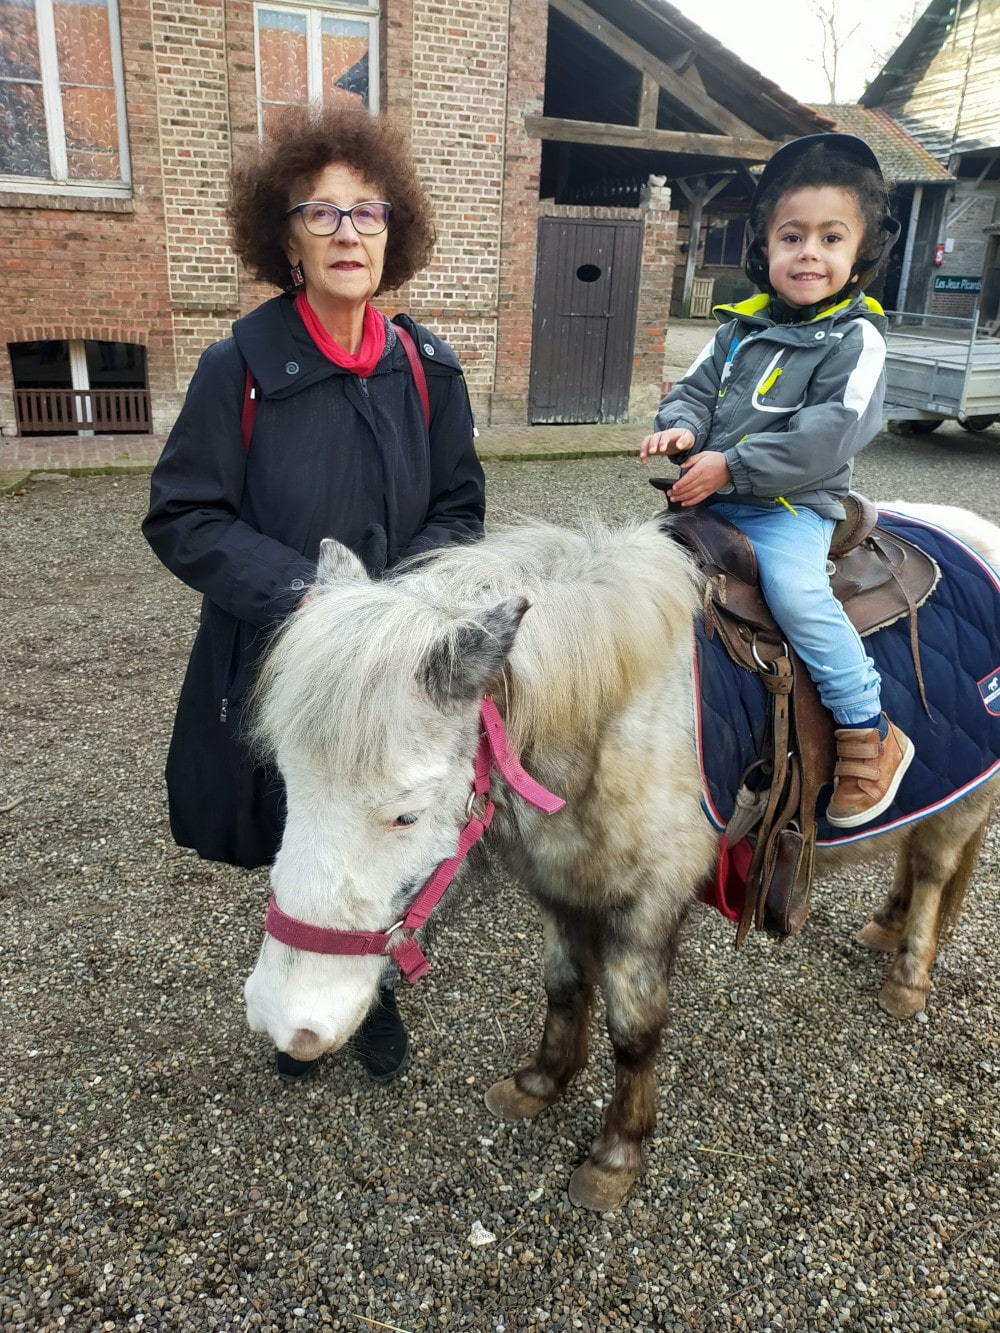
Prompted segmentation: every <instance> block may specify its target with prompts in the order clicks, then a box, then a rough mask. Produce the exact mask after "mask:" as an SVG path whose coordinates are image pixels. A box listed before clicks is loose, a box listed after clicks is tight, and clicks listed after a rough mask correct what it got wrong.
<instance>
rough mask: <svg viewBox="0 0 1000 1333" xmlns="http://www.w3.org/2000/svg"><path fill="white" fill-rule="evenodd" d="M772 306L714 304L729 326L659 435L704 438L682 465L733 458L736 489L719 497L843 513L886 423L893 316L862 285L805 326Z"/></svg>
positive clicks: (678, 393) (667, 405)
mask: <svg viewBox="0 0 1000 1333" xmlns="http://www.w3.org/2000/svg"><path fill="white" fill-rule="evenodd" d="M770 310H771V302H770V297H768V296H766V295H760V296H753V297H750V298H749V299H748V300H746V301H740V302H738V303H737V304H735V305H731V306H725V305H720V306H716V307H715V311H714V313H715V316H716V318H717V319H718V320H719V321H720V323H721V325H722V326H721V328H720V329H719V331H718V333H717V334H716V335H715V338H714V339H713V341H712V342H711V343H709V344H708V346H707V347H706V348H705V350H704V351H703V352H702V353H701V355H700V356H699V357H698V359H697V360H696V361H695V362H694V364H693V365H692V366H691V368H690V369H689V370H688V372H687V374H686V375H685V376H684V378H683V379H682V380H680V381H679V382H678V383H677V384H675V385H674V387H673V388H672V389H671V391H670V392H669V393H668V394H667V396H666V398H664V400H663V402H662V403H661V404H660V410H659V412H658V413H657V414H656V420H655V425H654V430H658V431H659V430H669V429H671V428H673V427H685V428H686V429H688V430H690V431H691V432H692V433H693V434H694V437H695V443H694V448H693V449H692V450H691V451H690V453H689V454H688V455H683V454H682V455H678V456H677V458H678V459H679V460H682V459H683V458H685V457H690V456H691V455H693V454H696V453H700V452H701V451H703V450H705V449H712V450H716V451H717V452H719V453H721V454H724V455H725V458H726V462H727V463H728V464H729V470H730V472H731V473H732V475H733V484H732V487H730V488H726V490H724V491H719V492H718V493H717V494H716V495H715V496H714V497H713V500H714V501H717V502H725V501H729V502H735V503H739V504H750V505H759V506H761V507H771V506H774V505H776V504H781V501H782V500H784V501H785V502H786V503H787V504H788V505H790V506H792V507H793V508H795V507H797V506H800V505H801V506H803V507H804V508H807V509H813V510H815V511H816V513H818V514H821V515H822V516H823V517H824V518H834V519H840V518H843V517H844V507H843V505H842V503H841V500H842V498H843V497H844V496H845V495H846V494H847V492H848V490H849V489H850V485H851V473H852V470H853V469H852V461H853V459H854V456H855V454H857V453H860V451H861V450H862V449H863V448H864V447H865V445H866V444H869V443H870V442H871V441H872V440H873V439H874V437H875V436H876V435H877V434H878V432H879V430H880V429H881V425H882V403H883V399H884V397H885V336H884V332H885V327H886V320H885V316H884V315H883V313H882V308H881V306H879V304H878V302H876V301H874V300H872V299H871V298H870V297H867V296H865V295H864V294H863V293H860V292H859V293H858V294H857V295H855V296H852V297H849V298H848V299H847V300H846V301H843V302H842V303H841V304H840V305H837V306H834V307H833V309H831V310H827V311H825V312H824V313H823V314H821V315H817V316H816V317H815V318H813V319H811V320H808V321H805V322H803V323H796V324H775V323H774V321H773V320H772V319H771V314H770ZM722 321H725V322H722ZM779 497H780V498H779ZM709 503H712V500H710V501H709Z"/></svg>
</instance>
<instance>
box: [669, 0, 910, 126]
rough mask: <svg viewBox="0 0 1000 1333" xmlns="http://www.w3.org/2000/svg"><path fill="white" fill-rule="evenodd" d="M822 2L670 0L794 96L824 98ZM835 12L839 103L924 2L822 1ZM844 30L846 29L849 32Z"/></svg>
mask: <svg viewBox="0 0 1000 1333" xmlns="http://www.w3.org/2000/svg"><path fill="white" fill-rule="evenodd" d="M820 2H821V0H671V3H672V4H673V5H674V6H675V7H676V8H677V9H679V10H680V11H681V12H682V13H683V14H684V15H685V16H686V17H687V18H689V19H691V20H692V21H693V22H695V23H697V24H698V26H699V27H700V28H703V29H704V30H705V32H708V33H711V35H712V36H713V37H717V38H718V39H719V41H720V42H722V43H723V45H724V46H728V47H729V49H730V50H731V51H734V52H735V53H736V54H737V55H738V56H739V57H740V59H741V60H744V61H746V63H747V64H748V65H752V66H753V67H754V69H757V70H759V71H760V72H761V74H764V75H766V77H767V78H769V79H771V80H772V81H773V82H774V83H776V84H778V86H779V87H780V88H783V89H784V91H785V92H786V93H790V94H791V96H792V97H795V98H797V99H798V101H800V102H810V103H821V104H822V103H824V102H829V100H830V94H829V83H828V80H827V78H826V75H825V74H824V73H823V63H822V58H821V56H820V49H821V41H822V25H821V23H820V21H819V19H817V18H816V17H815V15H814V14H813V13H812V12H811V10H812V9H813V8H815V7H816V5H817V4H818V3H820ZM822 3H823V5H824V7H825V8H826V9H827V10H828V11H829V12H832V13H833V14H834V15H835V22H836V28H837V32H838V34H839V36H840V38H841V42H842V45H843V49H842V51H841V55H840V60H839V62H838V68H837V97H836V100H837V101H838V102H854V101H857V99H858V98H859V97H860V96H861V93H862V92H863V91H864V87H865V81H866V79H867V80H871V79H872V78H873V77H874V75H875V74H876V73H877V72H878V70H879V69H880V68H881V65H882V63H883V60H884V58H885V57H886V56H887V55H889V54H890V53H891V52H892V51H893V50H895V48H896V47H897V46H898V45H899V42H900V41H901V40H902V37H903V36H905V34H906V33H907V32H908V31H909V29H910V27H911V21H912V19H913V17H914V15H915V14H916V15H919V14H921V13H922V12H923V10H924V9H925V8H926V7H927V0H822ZM849 34H851V35H850V36H849Z"/></svg>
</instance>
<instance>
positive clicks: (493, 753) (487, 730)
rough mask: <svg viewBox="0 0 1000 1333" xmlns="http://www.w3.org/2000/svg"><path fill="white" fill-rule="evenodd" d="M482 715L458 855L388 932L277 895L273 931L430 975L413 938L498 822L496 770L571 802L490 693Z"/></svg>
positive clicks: (550, 809) (413, 977) (528, 797)
mask: <svg viewBox="0 0 1000 1333" xmlns="http://www.w3.org/2000/svg"><path fill="white" fill-rule="evenodd" d="M479 717H480V721H481V723H482V731H481V732H480V736H479V746H478V748H477V750H476V755H475V759H474V760H473V780H472V790H471V792H470V793H469V804H468V806H467V809H466V819H467V822H466V825H465V827H464V828H463V829H462V832H461V833H460V834H459V838H458V847H457V849H456V851H455V855H454V856H450V857H448V859H447V860H446V861H442V862H441V864H440V865H439V866H438V868H437V870H435V871H434V873H433V875H431V877H430V879H429V880H428V881H427V883H426V884H425V885H424V887H423V888H422V889H421V890H420V892H419V893H418V894H417V896H416V897H415V898H414V900H413V902H412V903H410V905H409V907H408V908H407V909H406V911H405V912H404V913H403V916H402V917H401V918H400V920H399V921H397V922H396V923H395V924H394V925H392V926H390V927H389V928H388V929H387V930H337V929H334V928H333V927H328V926H311V925H309V924H308V923H307V922H305V921H297V920H296V919H295V917H291V916H288V915H286V914H285V913H284V912H283V911H282V910H281V908H280V907H279V906H278V904H277V901H276V899H275V897H274V894H272V895H271V901H270V902H269V903H268V906H267V916H266V918H265V921H264V929H265V931H266V932H267V934H268V935H270V936H272V937H273V938H274V939H276V940H279V941H280V942H281V943H282V944H287V945H288V946H289V947H290V948H292V949H303V950H305V951H306V952H307V953H322V954H350V955H353V956H356V957H362V958H368V957H372V956H376V955H381V956H384V957H389V958H393V959H395V961H396V962H397V963H398V964H399V969H400V971H401V972H402V973H403V976H404V977H406V979H407V981H409V982H415V981H419V980H420V978H421V977H422V976H424V975H425V974H426V972H427V971H428V970H429V968H430V964H429V963H428V961H427V959H426V957H425V956H424V953H423V951H422V949H421V948H420V945H419V944H418V943H417V941H416V940H415V939H414V938H413V933H414V931H417V930H419V929H420V927H421V926H423V925H424V924H425V922H426V921H427V918H428V917H429V916H430V914H431V912H433V910H434V908H435V907H436V906H437V905H438V903H439V902H440V901H441V898H442V897H443V896H444V892H445V889H447V887H448V885H449V884H450V883H451V881H452V879H453V878H454V876H455V872H456V871H457V870H458V867H459V866H460V865H461V864H462V862H463V861H464V860H465V858H466V856H468V854H469V852H470V851H471V850H472V848H473V847H474V846H475V845H476V843H477V842H478V841H479V839H480V838H481V837H482V836H483V834H484V833H485V832H486V830H487V829H488V828H489V826H490V823H491V822H492V819H493V810H494V806H493V802H492V801H491V800H490V799H489V790H490V775H491V773H492V771H493V768H494V767H496V768H497V769H498V770H499V771H500V773H501V775H502V777H503V779H504V781H505V782H506V783H507V785H508V786H509V787H510V788H511V789H512V790H513V791H516V792H517V794H518V795H519V796H520V797H522V799H523V800H525V801H527V802H528V803H529V804H530V805H533V806H535V807H536V808H537V809H539V810H541V811H542V813H543V814H546V815H551V814H555V812H556V811H557V810H561V809H562V807H563V806H564V805H565V804H566V802H565V801H564V800H562V798H561V797H559V796H555V795H553V793H552V792H550V791H546V789H545V788H544V787H542V786H541V785H540V784H539V783H537V782H536V781H535V779H534V778H533V777H530V776H529V775H528V774H527V773H526V772H525V771H524V769H523V768H522V767H521V763H520V760H519V759H518V757H517V756H516V755H515V754H513V753H512V752H511V749H510V742H509V741H508V739H507V730H506V728H505V727H504V724H503V718H502V717H501V716H500V713H499V711H498V709H497V706H496V704H495V703H494V702H493V700H492V699H491V698H490V697H489V695H487V696H486V697H485V698H484V699H483V701H482V703H481V704H480V707H479ZM481 796H482V797H485V798H486V799H485V802H484V805H483V813H482V815H475V814H474V813H473V807H474V805H475V802H476V801H477V800H478V798H479V797H481Z"/></svg>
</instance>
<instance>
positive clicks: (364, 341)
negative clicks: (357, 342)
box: [295, 292, 385, 379]
mask: <svg viewBox="0 0 1000 1333" xmlns="http://www.w3.org/2000/svg"><path fill="white" fill-rule="evenodd" d="M295 308H296V310H298V312H299V314H300V316H301V317H302V323H303V324H304V325H305V326H306V329H307V330H308V332H309V336H310V337H311V338H312V340H313V342H314V343H315V344H316V346H317V347H318V348H319V350H320V351H321V352H322V353H323V355H324V356H325V357H326V358H327V359H328V360H330V361H332V362H333V363H334V365H337V366H342V367H343V368H344V370H350V371H353V373H354V374H355V375H360V377H361V378H362V379H367V378H368V376H369V375H370V374H371V373H372V371H373V370H374V369H375V367H376V366H377V365H378V363H379V358H380V357H381V355H382V353H383V352H384V351H385V315H382V314H380V313H379V311H377V310H376V309H375V307H374V306H373V305H371V304H370V303H369V302H366V303H365V324H364V330H363V332H362V334H361V347H360V348H359V349H358V351H357V352H356V353H354V354H352V353H351V352H345V351H344V349H343V348H342V347H341V345H340V343H338V342H334V340H333V339H332V338H331V337H330V335H329V334H328V333H327V331H326V329H324V327H323V325H322V324H321V323H320V322H319V319H318V318H317V316H316V311H315V310H313V308H312V306H311V305H310V304H309V302H308V301H307V300H306V294H305V292H299V293H298V294H297V296H296V297H295Z"/></svg>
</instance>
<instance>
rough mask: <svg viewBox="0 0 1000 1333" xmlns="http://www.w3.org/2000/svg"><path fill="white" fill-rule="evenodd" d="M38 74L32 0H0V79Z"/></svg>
mask: <svg viewBox="0 0 1000 1333" xmlns="http://www.w3.org/2000/svg"><path fill="white" fill-rule="evenodd" d="M41 77H42V69H41V65H40V64H39V61H38V30H37V28H36V27H35V6H34V0H0V79H29V80H32V81H34V82H36V83H37V82H38V81H39V80H40V79H41Z"/></svg>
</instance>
